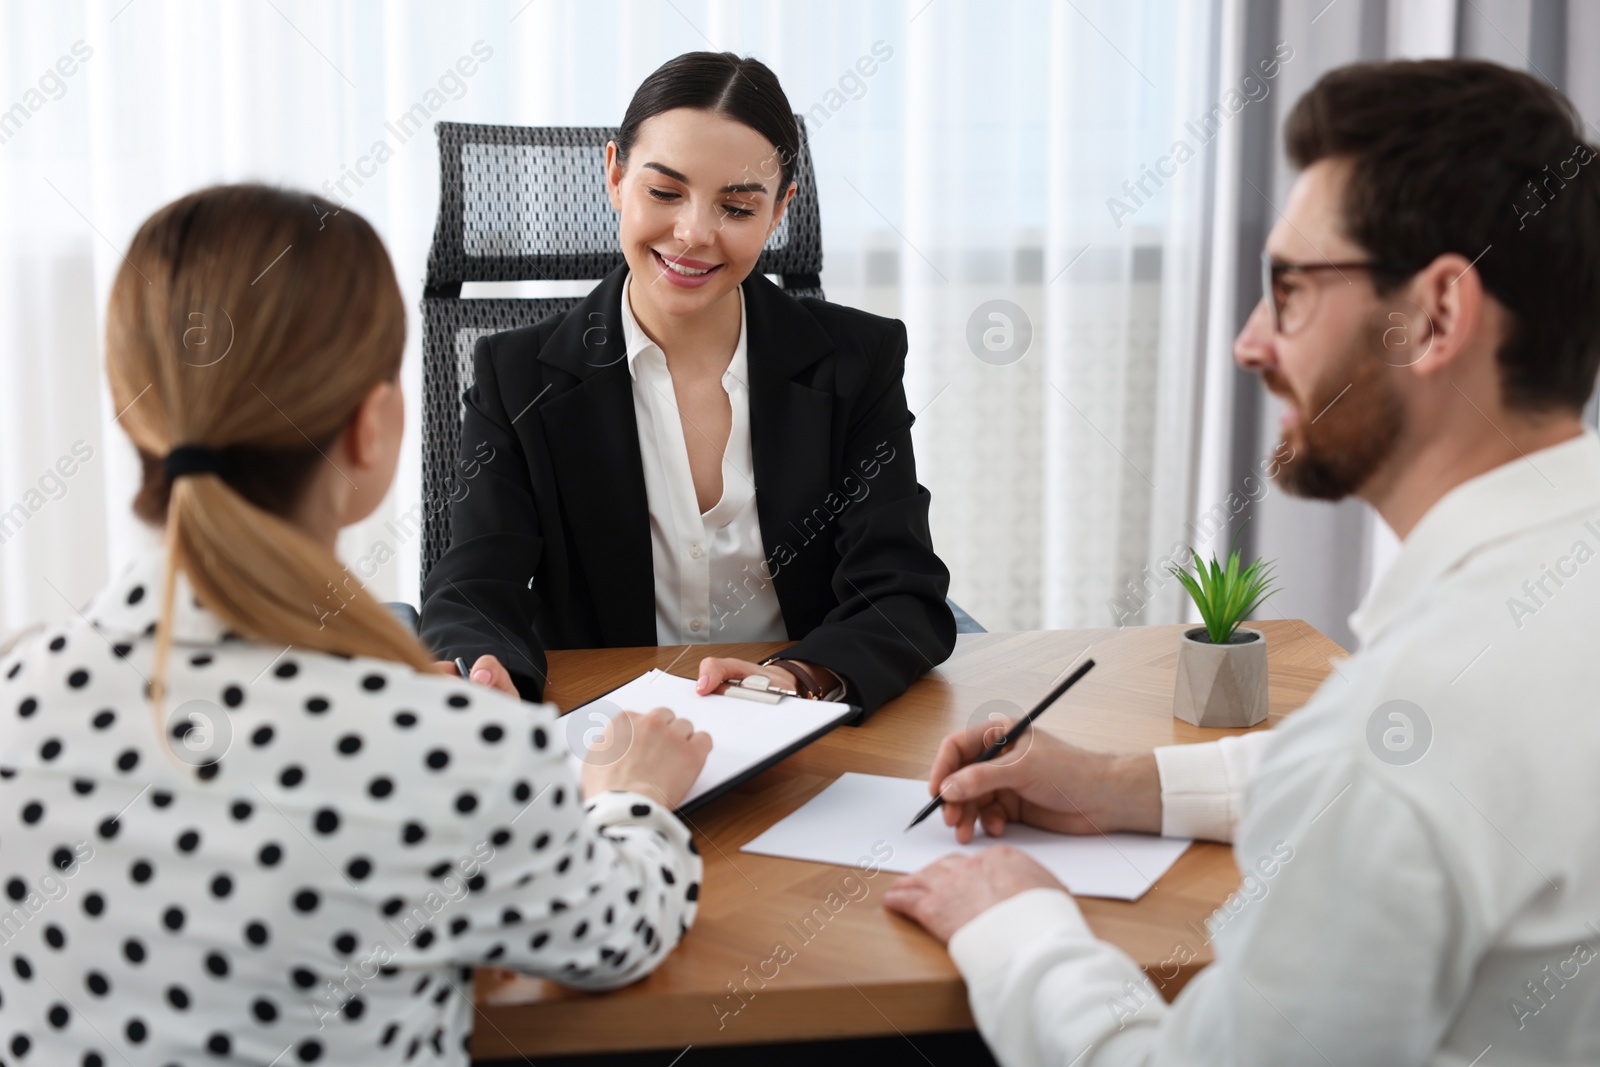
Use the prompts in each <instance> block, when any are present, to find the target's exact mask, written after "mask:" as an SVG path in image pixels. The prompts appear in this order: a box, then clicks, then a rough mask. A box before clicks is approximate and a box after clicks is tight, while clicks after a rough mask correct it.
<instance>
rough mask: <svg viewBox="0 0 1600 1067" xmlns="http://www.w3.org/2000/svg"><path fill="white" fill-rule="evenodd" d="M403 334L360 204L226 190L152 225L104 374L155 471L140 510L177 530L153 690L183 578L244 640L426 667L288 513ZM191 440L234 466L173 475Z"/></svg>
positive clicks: (384, 258) (111, 330) (390, 362)
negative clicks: (171, 463)
mask: <svg viewBox="0 0 1600 1067" xmlns="http://www.w3.org/2000/svg"><path fill="white" fill-rule="evenodd" d="M404 343H405V310H404V304H403V302H402V298H401V295H400V287H399V284H398V283H397V282H396V280H395V275H394V268H393V267H392V266H391V264H390V262H389V257H388V255H387V253H385V252H384V249H383V244H382V242H381V241H380V240H379V239H378V235H377V234H376V233H375V232H374V231H373V229H372V227H371V226H370V225H369V224H368V223H367V222H366V220H365V219H363V218H361V216H359V215H357V214H356V213H355V212H353V211H350V210H348V209H345V210H338V209H336V208H335V207H334V205H332V204H330V203H328V202H327V201H325V200H323V199H321V198H320V197H316V196H310V195H305V194H301V193H292V192H287V191H283V190H278V189H272V188H268V187H265V186H259V185H230V186H218V187H215V188H211V189H204V190H201V191H200V192H196V193H192V194H190V195H189V196H186V197H184V198H182V199H181V200H177V201H175V202H173V203H171V204H168V205H167V206H166V207H164V208H162V209H161V210H160V211H158V212H156V213H155V214H154V215H153V216H151V217H150V219H149V220H148V221H146V222H145V224H144V225H143V226H142V227H140V229H139V232H138V234H137V235H135V237H134V239H133V244H132V247H130V248H129V249H128V254H127V256H126V258H125V259H124V261H123V265H122V268H121V269H120V270H119V271H118V273H117V278H116V281H115V283H114V284H113V286H112V290H111V303H110V309H109V312H108V316H107V327H106V373H107V376H108V377H109V379H110V385H111V395H112V400H113V402H114V404H115V406H116V409H117V410H119V411H122V412H123V414H122V416H121V417H120V419H119V421H120V423H121V425H122V427H123V429H124V430H125V431H126V432H127V434H128V436H129V437H130V438H131V439H132V440H133V444H134V446H135V447H136V448H137V449H138V450H139V455H140V458H141V460H142V461H143V463H144V481H143V485H142V486H141V487H140V490H139V493H138V496H137V497H136V498H135V501H134V510H135V512H136V513H137V514H138V515H139V516H140V517H141V518H143V519H145V520H146V521H147V522H151V523H157V524H159V523H163V522H164V523H165V525H166V545H167V581H166V588H165V590H164V593H163V596H162V602H161V616H160V622H159V623H158V625H157V631H156V632H157V636H156V655H155V670H154V674H153V678H152V684H151V695H152V698H153V699H155V700H156V701H159V700H160V698H161V692H162V687H163V683H164V680H165V676H166V660H167V654H168V651H169V650H170V647H171V642H172V633H171V621H172V607H173V603H172V602H173V596H174V589H175V583H176V579H177V574H178V571H180V570H181V571H183V573H184V574H185V575H187V576H188V579H189V582H190V584H191V585H192V586H193V588H194V592H195V595H196V596H197V597H198V598H199V600H200V602H201V603H202V604H203V605H204V606H205V607H206V609H207V610H209V611H210V612H211V613H212V614H214V615H216V616H217V617H218V618H220V619H221V620H222V621H223V622H224V623H225V624H226V625H227V626H228V627H229V628H230V629H232V630H234V631H235V632H237V633H239V634H241V635H243V636H246V637H250V638H253V639H256V640H259V641H264V642H268V643H271V644H280V645H292V646H295V647H297V648H304V649H313V650H318V651H323V652H332V653H339V654H343V655H361V656H373V657H377V658H379V659H387V660H393V661H395V662H399V663H405V664H408V665H410V666H412V667H414V668H416V669H418V670H427V669H428V668H429V666H430V663H431V660H432V657H431V656H430V655H429V654H428V652H427V650H426V649H424V648H423V646H422V644H421V643H420V642H418V641H417V639H416V638H415V637H414V636H413V635H412V634H411V633H410V631H409V630H407V629H406V627H404V626H403V625H402V624H401V623H399V622H398V621H397V620H396V619H394V617H393V616H391V615H390V614H389V612H388V610H387V609H386V608H384V606H383V605H382V604H381V603H379V602H378V601H376V600H375V599H373V598H372V597H371V596H368V595H366V594H365V592H364V590H362V589H361V587H360V585H359V583H357V582H356V581H355V579H354V578H352V577H351V576H350V574H349V572H348V571H347V570H346V568H345V567H344V566H343V565H341V564H340V562H339V560H338V558H337V557H336V556H334V554H333V553H331V552H329V551H328V549H327V548H325V547H324V546H323V545H321V544H320V543H318V542H317V541H316V540H315V539H314V538H313V537H311V536H310V535H309V534H307V533H306V532H304V531H303V530H302V529H301V528H300V527H298V526H297V525H295V524H294V522H293V521H292V518H291V517H292V515H293V514H294V510H295V508H296V507H297V506H298V504H299V503H300V500H301V497H302V494H303V493H304V492H305V490H306V489H307V488H308V486H309V484H310V481H311V477H312V475H313V474H314V473H315V470H316V467H317V465H318V464H319V463H324V462H328V460H327V459H326V457H325V455H324V453H325V452H326V451H327V450H328V448H329V447H331V446H332V445H333V443H334V442H335V441H336V440H337V438H338V437H339V434H340V433H341V432H342V431H343V430H344V428H345V427H346V425H347V424H348V423H349V421H350V419H351V417H352V416H353V415H354V414H355V412H356V410H357V408H358V406H359V405H360V403H361V401H362V399H363V398H364V397H365V396H366V395H367V393H368V392H369V391H370V390H371V389H372V388H373V387H374V386H375V385H377V384H378V383H380V382H382V381H384V380H391V379H394V378H395V377H397V375H398V374H399V370H400V357H401V353H402V349H403V346H404ZM179 445H201V446H205V447H207V448H211V449H215V450H217V451H219V452H221V454H222V456H223V457H224V460H225V465H226V471H225V474H214V473H206V474H189V475H186V476H184V477H181V478H178V479H176V480H170V481H169V480H168V478H167V476H166V473H165V470H164V468H163V464H162V460H163V458H164V457H165V456H166V455H167V453H168V452H170V451H171V450H172V449H173V448H175V447H177V446H179ZM332 592H337V593H338V594H339V596H338V598H337V599H335V598H334V597H333V596H331V595H330V594H331V593H332ZM350 593H354V594H355V595H354V596H349V595H347V594H350ZM341 604H342V606H340V605H341ZM335 609H336V610H335Z"/></svg>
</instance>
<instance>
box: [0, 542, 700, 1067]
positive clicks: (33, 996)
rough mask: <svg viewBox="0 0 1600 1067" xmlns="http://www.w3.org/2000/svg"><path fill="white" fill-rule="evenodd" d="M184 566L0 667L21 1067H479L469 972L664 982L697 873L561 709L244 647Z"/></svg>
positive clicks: (679, 830) (2, 966)
mask: <svg viewBox="0 0 1600 1067" xmlns="http://www.w3.org/2000/svg"><path fill="white" fill-rule="evenodd" d="M161 574H162V559H161V557H160V555H159V554H156V555H151V556H147V557H144V558H142V559H141V560H139V561H137V562H136V563H135V565H134V566H133V567H132V568H130V570H129V572H128V574H127V575H125V576H124V578H122V579H121V580H119V581H118V582H116V583H113V585H112V587H111V588H109V589H108V590H106V591H105V592H103V593H102V594H101V595H100V596H99V597H97V598H96V600H95V601H94V602H93V603H92V604H91V605H90V607H89V608H88V609H87V611H86V612H85V613H84V615H83V616H80V617H79V618H77V619H75V620H74V621H73V622H71V623H69V624H67V625H66V626H64V627H61V628H59V629H56V630H53V631H50V632H46V633H44V634H43V635H41V636H38V637H35V638H32V639H29V640H28V641H26V642H25V643H23V644H22V645H20V646H19V647H18V648H16V649H13V650H12V651H11V652H9V653H7V654H5V655H4V656H3V657H0V890H3V896H0V1063H4V1064H10V1065H13V1067H15V1065H26V1064H48V1065H50V1067H67V1065H73V1067H77V1065H82V1067H101V1065H112V1064H118V1065H120V1064H128V1063H135V1064H147V1063H148V1064H156V1065H162V1064H168V1063H178V1064H212V1063H234V1064H242V1063H248V1064H261V1065H266V1064H278V1065H281V1067H289V1065H292V1064H300V1063H314V1062H318V1061H321V1062H325V1063H331V1064H339V1065H346V1064H365V1063H371V1064H377V1063H383V1064H394V1063H404V1062H418V1063H450V1064H464V1063H466V1062H467V1060H468V1057H467V1052H466V1045H467V1039H468V1034H469V1031H470V1028H471V1022H472V984H473V968H474V966H475V965H477V964H493V965H497V966H502V967H509V968H514V969H516V970H520V971H523V972H526V973H529V974H535V975H541V976H544V977H547V978H551V979H554V980H556V981H559V982H562V983H564V984H567V985H570V986H575V987H578V988H583V989H605V988H610V987H614V986H619V985H623V984H625V983H627V982H630V981H633V980H635V979H637V978H639V977H641V976H643V975H645V974H647V973H648V972H649V971H650V970H651V969H653V968H654V967H655V966H656V965H657V964H658V963H660V962H661V959H662V958H663V957H664V956H665V955H666V954H667V952H668V951H669V950H670V949H671V948H672V946H674V945H675V944H677V942H678V941H679V939H680V938H681V937H682V936H683V934H684V933H685V932H686V931H687V930H688V927H689V925H690V924H691V923H692V922H693V921H694V914H695V908H696V904H695V901H696V899H697V898H698V895H699V889H700V884H699V883H700V873H701V862H700V857H699V855H698V854H696V852H695V848H694V845H693V843H692V841H691V840H690V836H689V833H688V831H687V830H686V829H685V827H684V825H683V823H682V822H680V821H679V820H678V819H677V818H676V817H675V816H673V815H672V814H671V813H670V812H669V811H667V810H666V809H664V808H662V807H661V806H660V805H658V804H656V803H654V802H652V801H651V800H650V799H649V798H647V797H643V796H639V795H636V794H631V793H606V794H602V795H601V796H599V797H596V798H594V799H593V800H591V801H589V802H588V803H587V804H585V803H584V802H583V800H582V799H581V797H580V795H579V792H578V783H577V780H576V778H575V777H574V775H573V773H572V770H571V769H570V767H569V765H568V763H567V759H566V756H567V751H568V749H567V745H566V742H565V740H564V737H563V735H562V732H561V728H560V726H559V724H558V723H557V721H556V718H555V715H554V712H553V710H552V709H550V708H549V707H534V706H531V705H527V704H522V703H519V702H518V701H515V700H512V699H510V698H507V697H505V696H503V695H501V694H498V693H493V692H490V691H488V690H486V689H483V688H480V687H474V686H470V685H468V684H467V683H465V682H463V681H460V680H458V679H452V678H446V677H444V676H423V675H418V674H416V673H414V672H413V671H411V670H410V669H409V668H407V667H404V666H401V665H398V664H392V663H387V662H383V661H379V660H368V659H344V658H340V657H336V656H330V655H326V654H323V653H313V652H302V651H300V650H297V649H285V648H281V647H267V646H265V645H260V644H256V643H252V642H247V641H242V640H239V639H237V638H236V637H234V636H232V635H229V634H227V633H225V632H224V630H223V628H222V626H221V624H220V622H219V621H218V620H217V619H216V618H215V617H214V616H211V615H209V614H207V613H206V612H205V611H203V610H201V609H200V608H199V607H198V606H197V605H196V604H195V603H194V601H193V599H192V596H191V595H190V593H189V591H188V588H187V585H186V583H185V582H183V581H182V580H181V579H180V581H179V585H178V589H179V597H178V604H179V607H178V609H177V611H176V612H175V620H174V635H175V637H176V639H177V643H176V644H175V645H174V646H173V651H172V656H171V659H170V661H169V663H170V666H169V670H170V682H169V690H168V691H169V693H170V697H169V699H168V700H167V702H166V704H165V705H164V707H163V709H162V714H163V716H164V718H165V723H164V724H163V729H164V730H165V731H166V732H167V735H168V738H167V739H168V741H169V745H168V746H165V747H164V746H163V745H162V744H161V743H160V742H161V738H160V737H159V736H158V733H157V727H156V722H155V717H154V713H153V712H152V710H151V707H150V704H149V702H148V701H147V700H146V699H145V695H144V694H145V685H146V681H147V679H148V678H149V677H150V673H151V653H152V649H153V645H154V626H155V620H156V617H157V614H158V611H159V599H160V588H161Z"/></svg>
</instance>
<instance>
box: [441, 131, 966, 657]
mask: <svg viewBox="0 0 1600 1067" xmlns="http://www.w3.org/2000/svg"><path fill="white" fill-rule="evenodd" d="M796 118H797V119H799V118H800V116H796ZM800 128H801V138H802V140H801V146H800V156H799V159H798V161H797V162H796V166H795V177H794V180H795V183H796V185H797V186H798V189H797V190H796V192H795V197H794V200H793V201H792V202H791V203H790V204H789V210H788V211H787V212H786V213H785V215H784V218H783V222H782V223H780V224H779V226H778V228H777V229H776V230H775V231H773V234H772V237H771V238H770V239H768V241H767V244H766V248H765V249H764V250H763V251H762V253H761V258H760V259H759V260H758V261H757V263H756V270H757V271H760V272H761V273H763V274H775V275H778V276H779V278H780V279H781V284H782V286H783V289H784V291H785V292H788V293H790V294H792V295H794V296H815V297H819V298H820V297H821V296H822V278H821V272H822V225H821V221H820V218H819V215H818V211H817V183H816V175H815V173H814V171H813V170H812V165H811V149H810V146H809V145H808V144H807V143H806V142H805V139H804V138H805V124H804V121H803V120H801V127H800ZM436 129H437V132H438V136H439V221H438V225H437V226H436V227H435V229H434V233H433V247H432V248H431V249H430V250H429V252H428V273H427V278H426V280H425V281H424V285H423V297H422V323H423V337H422V390H423V416H422V490H423V501H424V507H423V519H422V577H423V578H424V579H426V578H427V576H428V571H429V570H431V569H432V568H433V565H434V563H436V562H437V561H438V559H439V557H440V556H441V555H443V554H444V550H445V548H446V547H448V546H449V544H450V508H449V500H450V495H451V491H452V483H453V481H454V479H455V478H456V477H457V473H456V451H457V445H458V442H459V439H460V435H461V418H462V394H463V393H464V392H465V391H466V390H467V389H468V388H470V387H471V386H472V375H473V367H472V352H473V347H474V346H475V345H476V344H477V342H478V339H479V338H480V337H483V336H485V335H486V334H491V333H499V332H501V331H502V330H512V329H516V328H517V327H519V326H531V325H532V324H533V323H535V322H538V321H539V320H540V319H543V318H545V317H547V316H549V315H554V314H556V313H557V312H561V311H566V310H568V309H570V308H573V307H575V306H577V304H578V303H579V301H581V300H582V299H583V298H582V297H578V296H571V297H555V298H545V299H532V298H523V299H507V298H482V299H462V297H461V284H462V283H463V282H479V281H531V280H541V281H562V282H572V281H578V282H591V281H595V282H597V281H599V280H600V279H601V278H603V277H605V276H606V275H607V274H609V273H610V272H611V271H612V270H614V269H615V268H616V267H618V266H620V265H621V264H622V250H621V247H620V244H619V242H618V234H617V216H616V212H615V211H614V210H613V209H612V207H611V200H610V198H609V197H608V196H607V195H606V190H605V185H604V182H603V180H602V173H603V165H604V162H605V147H606V142H607V141H610V140H611V139H613V138H614V137H615V136H616V130H615V129H613V128H607V127H601V126H547V127H533V126H480V125H472V124H468V123H460V122H441V123H438V124H437V126H436ZM951 609H952V610H953V611H954V612H955V613H956V621H957V628H958V629H960V630H961V631H962V632H982V627H980V626H978V625H977V623H976V622H974V621H973V620H972V618H971V616H969V615H967V614H966V612H964V611H962V610H961V609H960V608H957V607H956V606H955V605H954V604H952V605H951Z"/></svg>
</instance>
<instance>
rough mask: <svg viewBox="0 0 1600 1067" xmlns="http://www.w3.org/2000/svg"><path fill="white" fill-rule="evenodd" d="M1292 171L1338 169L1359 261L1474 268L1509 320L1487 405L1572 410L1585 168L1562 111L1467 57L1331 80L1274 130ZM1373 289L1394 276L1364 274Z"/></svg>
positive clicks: (1597, 284)
mask: <svg viewBox="0 0 1600 1067" xmlns="http://www.w3.org/2000/svg"><path fill="white" fill-rule="evenodd" d="M1284 139H1285V142H1286V145H1287V148H1288V153H1289V159H1290V161H1291V162H1292V163H1293V164H1294V165H1295V166H1296V167H1298V168H1300V169H1304V168H1306V167H1309V166H1311V165H1312V164H1313V163H1316V162H1318V161H1319V160H1323V159H1335V158H1341V159H1348V160H1349V161H1350V162H1351V164H1352V168H1351V171H1350V179H1349V185H1348V186H1347V187H1346V189H1345V192H1344V203H1343V205H1342V212H1341V213H1342V215H1343V224H1344V230H1345V233H1346V234H1347V235H1348V236H1349V237H1350V238H1351V239H1352V240H1354V241H1355V242H1357V243H1358V244H1360V245H1361V246H1362V247H1363V248H1365V249H1366V250H1367V251H1368V252H1369V253H1371V254H1372V256H1373V258H1375V259H1381V260H1392V261H1394V262H1396V263H1402V264H1415V265H1416V269H1418V270H1420V269H1421V268H1422V267H1424V266H1426V265H1427V264H1428V263H1429V262H1431V261H1432V260H1433V259H1434V258H1435V257H1437V256H1439V255H1442V254H1444V253H1446V252H1455V253H1458V254H1460V255H1462V256H1465V257H1466V258H1468V259H1470V260H1475V261H1476V264H1475V265H1476V269H1477V271H1478V273H1479V276H1480V277H1481V278H1482V280H1483V285H1484V288H1485V289H1487V290H1488V291H1489V292H1490V293H1491V294H1492V295H1493V296H1495V298H1496V299H1498V300H1499V301H1500V302H1501V303H1502V304H1504V305H1505V306H1506V308H1507V309H1508V310H1509V311H1510V317H1511V324H1510V328H1509V330H1508V332H1507V336H1506V337H1505V338H1504V341H1503V343H1502V344H1501V347H1500V351H1499V352H1498V353H1497V356H1496V358H1497V360H1498V363H1499V367H1500V387H1501V395H1502V398H1503V401H1504V403H1505V404H1506V406H1507V407H1511V408H1516V409H1520V410H1525V411H1547V410H1551V409H1565V410H1573V411H1581V410H1582V409H1583V405H1584V403H1585V402H1586V401H1587V400H1588V398H1589V394H1590V393H1591V392H1592V391H1593V390H1594V384H1595V373H1596V370H1597V369H1600V165H1597V166H1594V167H1593V168H1592V169H1590V168H1588V167H1587V165H1588V164H1590V163H1591V162H1593V161H1594V159H1595V149H1594V147H1593V146H1592V145H1590V144H1588V143H1587V142H1586V141H1585V140H1584V136H1583V121H1582V119H1581V118H1579V116H1578V114H1577V112H1576V110H1575V109H1574V108H1573V106H1572V104H1571V102H1570V101H1568V100H1567V98H1566V97H1564V96H1562V95H1561V93H1559V92H1557V91H1556V90H1555V89H1553V88H1551V87H1550V86H1549V85H1546V84H1545V83H1544V82H1542V81H1539V80H1538V79H1537V78H1534V77H1532V76H1531V75H1528V74H1525V73H1523V72H1521V71H1515V70H1511V69H1509V68H1506V67H1502V66H1499V65H1497V64H1494V63H1487V62H1482V61H1479V60H1457V59H1430V60H1421V61H1407V62H1394V63H1363V64H1355V65H1352V66H1347V67H1340V68H1339V69H1337V70H1333V71H1330V72H1329V73H1327V74H1325V75H1323V76H1322V78H1321V79H1319V80H1318V82H1317V83H1316V85H1314V86H1312V87H1311V89H1310V91H1309V92H1307V93H1306V94H1305V95H1304V96H1302V97H1301V98H1300V99H1299V101H1297V102H1296V103H1295V106H1294V109H1293V110H1292V111H1290V113H1289V117H1288V119H1287V120H1286V121H1285V123H1284ZM1373 280H1374V285H1375V286H1376V288H1377V290H1378V293H1379V294H1380V295H1386V294H1387V293H1390V292H1393V291H1394V290H1395V289H1397V288H1398V287H1399V286H1400V285H1401V284H1402V283H1403V282H1404V280H1405V278H1404V276H1399V275H1382V274H1375V275H1374V279H1373Z"/></svg>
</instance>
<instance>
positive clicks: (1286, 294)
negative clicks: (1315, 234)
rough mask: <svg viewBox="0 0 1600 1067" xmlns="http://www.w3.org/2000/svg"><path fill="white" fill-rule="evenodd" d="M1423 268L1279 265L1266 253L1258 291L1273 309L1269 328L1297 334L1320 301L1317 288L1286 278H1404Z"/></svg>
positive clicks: (1375, 264)
mask: <svg viewBox="0 0 1600 1067" xmlns="http://www.w3.org/2000/svg"><path fill="white" fill-rule="evenodd" d="M1421 269H1422V268H1420V267H1416V266H1413V265H1411V264H1409V263H1394V262H1383V261H1380V260H1366V261H1363V262H1360V263H1355V262H1351V263H1278V262H1275V261H1274V260H1273V258H1272V256H1271V255H1269V254H1268V253H1266V252H1262V253H1261V292H1262V295H1263V296H1264V297H1268V298H1269V299H1268V300H1267V306H1268V307H1269V308H1271V309H1272V329H1273V332H1275V333H1277V334H1279V335H1280V336H1288V335H1289V334H1293V333H1297V332H1299V331H1300V329H1301V328H1303V327H1304V326H1305V325H1306V323H1308V322H1310V321H1311V317H1312V316H1313V315H1314V314H1315V313H1316V310H1317V304H1318V302H1319V299H1320V297H1319V294H1320V293H1321V291H1322V289H1321V287H1320V286H1316V285H1311V284H1310V283H1309V281H1308V282H1305V283H1302V284H1295V283H1294V282H1292V281H1289V280H1286V276H1287V275H1304V274H1316V273H1318V272H1320V271H1329V270H1332V271H1339V272H1340V273H1343V272H1344V271H1347V270H1350V271H1361V270H1364V271H1369V272H1371V273H1374V274H1389V275H1394V276H1396V277H1405V276H1406V275H1409V274H1415V273H1416V272H1417V271H1419V270H1421Z"/></svg>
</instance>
